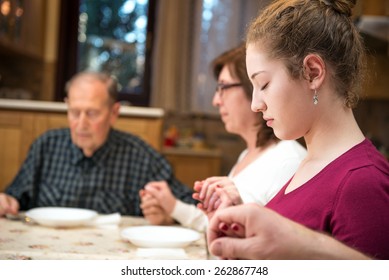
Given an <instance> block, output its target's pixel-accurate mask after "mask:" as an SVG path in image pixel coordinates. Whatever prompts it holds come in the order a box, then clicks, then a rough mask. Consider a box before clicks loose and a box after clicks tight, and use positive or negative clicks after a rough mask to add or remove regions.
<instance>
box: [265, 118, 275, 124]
mask: <svg viewBox="0 0 389 280" xmlns="http://www.w3.org/2000/svg"><path fill="white" fill-rule="evenodd" d="M263 119H264V120H265V121H266V125H267V126H271V125H272V123H273V121H274V119H271V118H268V117H263Z"/></svg>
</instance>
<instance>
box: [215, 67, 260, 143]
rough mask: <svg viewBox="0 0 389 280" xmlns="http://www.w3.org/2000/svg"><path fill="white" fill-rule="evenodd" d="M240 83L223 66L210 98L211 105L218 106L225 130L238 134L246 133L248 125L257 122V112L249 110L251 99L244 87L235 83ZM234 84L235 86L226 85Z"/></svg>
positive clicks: (253, 124)
mask: <svg viewBox="0 0 389 280" xmlns="http://www.w3.org/2000/svg"><path fill="white" fill-rule="evenodd" d="M240 83H241V82H240V81H239V80H237V79H236V78H233V77H232V75H231V73H230V70H229V68H228V67H227V66H224V67H223V68H222V70H221V72H220V74H219V77H218V85H219V87H218V89H217V91H216V92H215V95H214V97H213V100H212V104H213V106H215V107H218V108H219V114H220V117H221V119H222V121H223V122H224V126H225V128H226V130H227V131H228V132H230V133H234V134H238V135H242V134H244V133H247V130H248V129H249V128H250V127H254V126H256V125H257V123H258V113H254V112H253V111H251V109H250V105H251V101H250V100H249V99H248V98H247V95H246V93H245V91H244V87H243V86H242V85H237V84H240ZM234 84H235V85H236V86H232V87H228V86H229V85H234ZM224 86H226V88H225V89H223V87H224Z"/></svg>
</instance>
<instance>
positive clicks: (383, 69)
mask: <svg viewBox="0 0 389 280" xmlns="http://www.w3.org/2000/svg"><path fill="white" fill-rule="evenodd" d="M269 2H270V1H265V0H264V1H259V0H240V1H235V0H0V104H1V100H2V98H4V99H25V100H43V101H62V100H63V98H64V90H63V89H64V85H65V83H66V81H67V80H68V79H69V78H70V77H71V76H72V75H73V74H74V73H76V72H77V71H80V70H85V69H90V70H104V71H109V72H111V73H112V74H114V75H115V76H116V77H117V78H118V80H119V82H120V84H121V94H120V100H121V102H122V103H123V105H133V106H144V107H158V108H162V109H164V110H165V113H166V114H165V119H164V126H165V128H164V131H165V132H164V138H165V144H166V145H174V146H182V147H186V148H192V149H204V148H207V149H209V150H216V149H217V150H218V151H219V153H217V157H219V158H220V160H221V170H220V173H221V174H226V172H227V171H228V170H229V169H230V168H231V165H232V164H233V163H234V162H235V160H236V158H237V155H238V154H239V153H240V151H241V150H242V149H243V147H244V145H243V143H242V142H241V140H240V139H239V138H238V137H236V136H234V135H230V134H228V133H226V132H225V130H224V126H223V124H222V123H221V121H220V119H219V117H218V114H217V110H216V109H215V108H213V107H212V105H211V100H212V97H213V94H214V88H215V85H216V81H215V80H214V79H213V76H212V73H211V71H210V68H209V63H210V62H211V60H212V59H213V58H214V57H215V56H217V55H219V54H220V53H221V52H224V51H225V50H227V49H229V48H231V47H233V46H236V45H237V44H239V42H241V41H242V40H243V39H244V37H245V30H246V27H247V25H248V23H249V22H250V21H251V20H252V19H253V18H254V17H255V16H256V15H257V13H258V11H259V10H260V9H262V8H263V7H264V6H265V5H266V4H268V3H269ZM354 22H355V24H356V25H357V27H358V28H359V30H360V32H361V34H362V36H363V37H364V39H365V41H366V46H367V49H368V51H369V60H368V63H369V64H368V67H369V79H368V81H367V82H366V83H365V85H364V88H363V93H364V95H363V100H361V103H360V105H359V107H358V108H357V109H356V110H355V114H356V117H357V120H358V122H359V124H360V126H361V128H362V129H363V131H364V133H365V134H366V136H368V137H369V138H370V139H372V140H373V142H374V144H375V145H376V146H377V147H378V148H379V150H380V151H381V152H382V153H383V154H384V155H386V156H387V157H388V150H389V47H388V41H389V1H387V0H363V1H358V3H357V6H356V7H355V10H354ZM170 138H173V139H174V143H172V142H171V141H170V140H171V139H170ZM169 139H170V140H169Z"/></svg>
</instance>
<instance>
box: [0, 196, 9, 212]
mask: <svg viewBox="0 0 389 280" xmlns="http://www.w3.org/2000/svg"><path fill="white" fill-rule="evenodd" d="M10 209H11V205H10V200H9V199H8V195H6V194H3V193H2V194H0V216H3V215H5V214H7V213H9V212H10Z"/></svg>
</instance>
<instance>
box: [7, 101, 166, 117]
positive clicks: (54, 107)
mask: <svg viewBox="0 0 389 280" xmlns="http://www.w3.org/2000/svg"><path fill="white" fill-rule="evenodd" d="M0 108H3V109H17V110H29V111H41V112H66V110H67V106H66V103H65V102H50V101H32V100H18V99H0ZM120 115H121V116H134V117H146V118H147V117H150V118H155V117H157V118H160V117H163V115H164V110H163V109H160V108H147V107H135V106H121V107H120Z"/></svg>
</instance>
